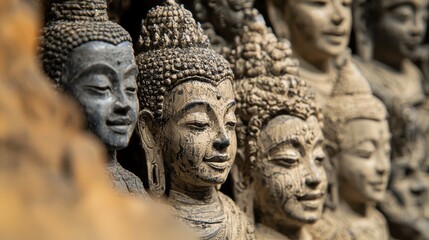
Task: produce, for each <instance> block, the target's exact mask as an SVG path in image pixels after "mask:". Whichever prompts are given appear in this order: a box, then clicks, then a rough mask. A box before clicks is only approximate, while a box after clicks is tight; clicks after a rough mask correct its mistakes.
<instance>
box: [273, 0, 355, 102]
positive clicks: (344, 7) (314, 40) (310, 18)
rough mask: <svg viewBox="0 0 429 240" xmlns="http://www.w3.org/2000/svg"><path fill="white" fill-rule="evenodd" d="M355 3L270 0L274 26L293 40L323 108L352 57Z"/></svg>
mask: <svg viewBox="0 0 429 240" xmlns="http://www.w3.org/2000/svg"><path fill="white" fill-rule="evenodd" d="M351 2H352V1H351V0H326V1H305V0H266V8H267V12H268V16H269V20H270V22H271V25H272V27H273V29H274V32H275V33H276V35H277V37H279V38H280V39H285V38H287V39H289V40H290V41H291V44H292V49H293V52H294V54H295V56H296V57H297V58H298V59H299V61H300V69H299V71H300V76H301V78H302V79H303V80H305V81H306V82H307V83H308V84H309V85H310V86H311V87H313V88H314V89H315V92H316V97H317V102H318V103H319V104H320V105H321V106H323V105H324V104H325V102H326V99H327V98H329V96H330V95H331V92H332V88H333V84H334V82H335V80H336V79H337V77H338V73H339V70H340V69H341V67H343V65H344V63H345V62H346V61H345V60H344V59H346V56H348V49H347V45H348V42H349V35H350V31H351V22H352V21H351V20H352V13H351Z"/></svg>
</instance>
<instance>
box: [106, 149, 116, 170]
mask: <svg viewBox="0 0 429 240" xmlns="http://www.w3.org/2000/svg"><path fill="white" fill-rule="evenodd" d="M107 155H108V159H107V165H108V166H113V165H115V164H116V163H117V162H118V160H117V159H116V150H112V149H109V150H108V151H107Z"/></svg>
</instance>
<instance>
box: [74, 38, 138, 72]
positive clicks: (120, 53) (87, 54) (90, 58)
mask: <svg viewBox="0 0 429 240" xmlns="http://www.w3.org/2000/svg"><path fill="white" fill-rule="evenodd" d="M93 62H108V63H111V64H113V63H114V64H113V65H112V66H119V65H121V66H124V65H130V64H135V59H134V54H133V48H132V44H131V43H130V42H122V43H120V44H118V45H114V44H111V43H107V42H102V41H91V42H87V43H85V44H82V45H80V46H79V47H77V48H75V49H74V50H73V51H72V52H71V54H70V56H69V59H68V62H67V63H66V65H70V64H72V65H73V66H74V67H78V66H80V67H85V66H89V65H91V64H92V63H93Z"/></svg>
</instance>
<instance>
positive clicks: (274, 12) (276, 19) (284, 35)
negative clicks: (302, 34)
mask: <svg viewBox="0 0 429 240" xmlns="http://www.w3.org/2000/svg"><path fill="white" fill-rule="evenodd" d="M275 2H276V0H267V1H266V7H267V13H268V17H269V20H270V23H271V26H272V28H273V30H274V32H275V34H276V36H277V37H278V38H280V39H290V34H289V27H288V25H287V23H286V21H285V20H284V18H285V17H284V13H283V8H282V6H278V4H276V3H275Z"/></svg>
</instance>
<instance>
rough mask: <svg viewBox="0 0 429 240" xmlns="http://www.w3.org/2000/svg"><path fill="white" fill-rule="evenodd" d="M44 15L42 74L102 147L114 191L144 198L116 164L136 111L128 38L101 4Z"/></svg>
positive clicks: (80, 1)
mask: <svg viewBox="0 0 429 240" xmlns="http://www.w3.org/2000/svg"><path fill="white" fill-rule="evenodd" d="M46 9H48V10H47V12H46V13H45V14H46V17H45V20H46V26H45V27H44V28H43V32H42V39H41V48H40V57H41V60H42V64H43V68H44V70H45V72H46V74H47V75H48V76H49V77H50V78H51V80H52V82H53V83H54V84H55V85H56V86H57V88H58V89H59V90H61V91H63V92H65V93H66V94H68V95H70V96H72V97H73V98H74V99H75V100H76V101H77V102H78V103H79V104H80V106H81V107H82V109H83V112H84V113H85V116H86V123H87V126H88V128H89V130H90V131H91V132H93V133H94V134H95V135H97V136H98V137H99V138H100V140H101V141H102V142H103V143H104V144H105V146H106V148H107V150H108V155H109V161H108V163H107V169H108V170H109V172H110V174H111V177H112V180H113V183H114V185H115V187H116V188H117V189H118V190H120V191H121V192H127V193H131V194H133V195H136V196H139V197H143V198H147V197H148V195H147V193H146V192H145V190H144V187H143V184H142V182H141V180H140V179H139V178H138V177H137V176H135V175H134V174H132V173H131V172H129V171H127V170H125V169H124V168H122V167H121V166H120V165H119V163H118V162H117V160H116V151H117V150H119V149H123V148H125V147H126V146H127V145H128V142H129V139H130V137H131V134H132V132H133V130H134V127H135V124H136V122H137V113H138V109H139V106H138V99H137V84H136V77H137V74H138V69H137V65H136V63H135V59H134V52H133V46H132V43H131V38H130V36H129V34H128V33H127V32H126V31H125V30H124V29H123V28H122V27H121V26H119V25H117V24H116V23H113V22H110V21H109V20H108V17H107V13H106V1H105V0H94V1H93V0H51V1H49V2H48V3H47V7H46Z"/></svg>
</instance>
